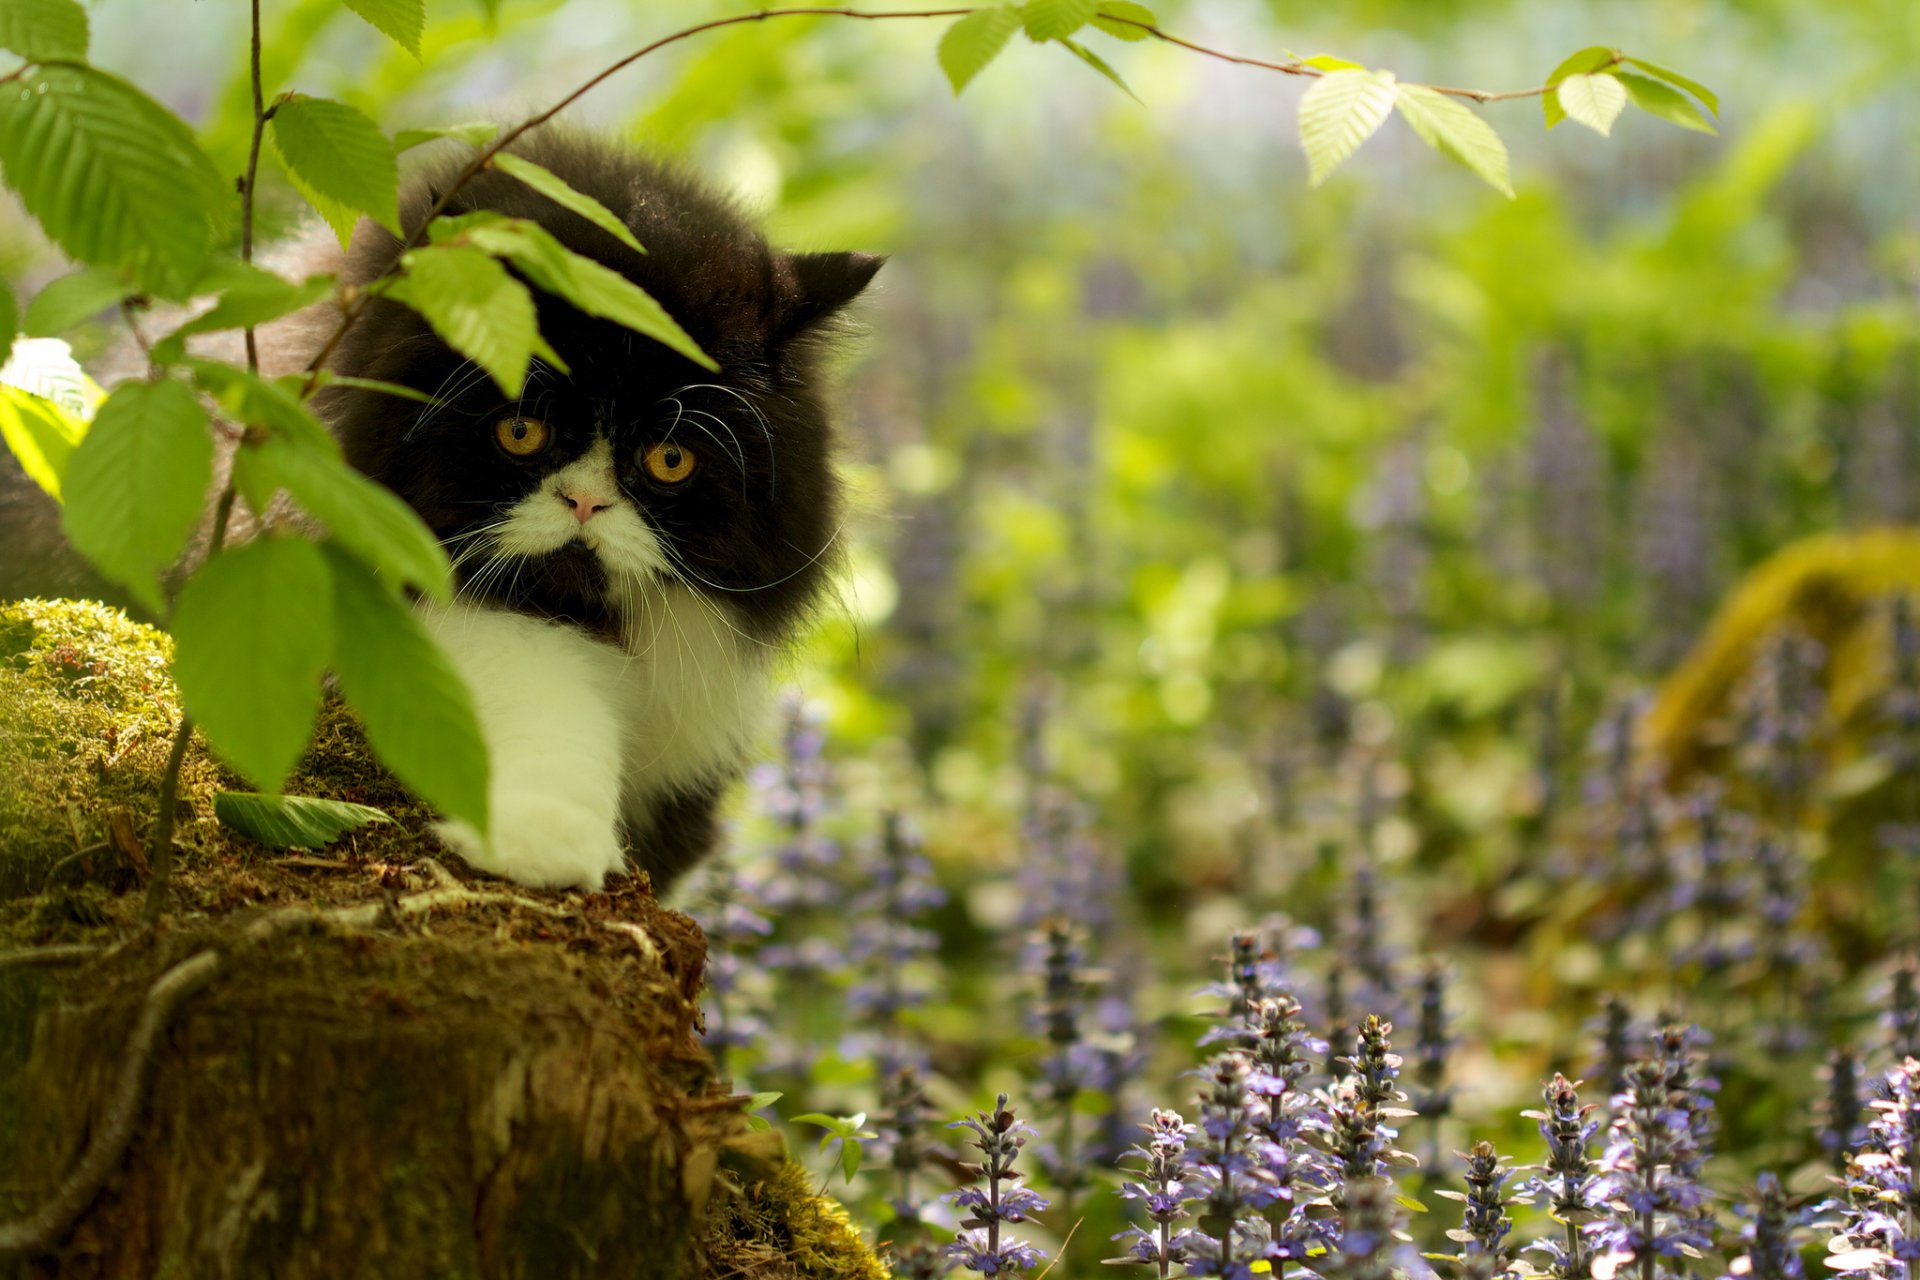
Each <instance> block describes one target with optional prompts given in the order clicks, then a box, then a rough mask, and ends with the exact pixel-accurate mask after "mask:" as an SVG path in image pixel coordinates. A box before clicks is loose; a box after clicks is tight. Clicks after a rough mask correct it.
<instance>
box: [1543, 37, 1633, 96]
mask: <svg viewBox="0 0 1920 1280" xmlns="http://www.w3.org/2000/svg"><path fill="white" fill-rule="evenodd" d="M1618 59H1619V54H1618V53H1617V52H1616V51H1615V50H1614V49H1612V48H1610V47H1609V46H1607V45H1604V44H1591V45H1588V46H1587V47H1586V48H1584V49H1581V50H1578V51H1577V52H1574V53H1570V54H1568V55H1567V56H1566V57H1565V58H1564V59H1563V60H1562V61H1561V63H1560V65H1559V66H1557V67H1555V68H1554V69H1553V70H1552V71H1549V72H1548V73H1547V88H1549V89H1552V88H1556V87H1558V85H1559V84H1560V82H1561V81H1562V80H1565V79H1566V78H1567V77H1568V76H1577V75H1585V74H1587V73H1588V72H1593V71H1598V70H1600V69H1601V68H1602V67H1608V66H1612V65H1613V64H1614V62H1616V61H1618Z"/></svg>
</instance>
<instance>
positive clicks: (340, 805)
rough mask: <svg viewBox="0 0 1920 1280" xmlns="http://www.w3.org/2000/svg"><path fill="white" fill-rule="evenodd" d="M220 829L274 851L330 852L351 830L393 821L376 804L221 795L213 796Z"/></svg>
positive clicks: (245, 793) (243, 793) (232, 793)
mask: <svg viewBox="0 0 1920 1280" xmlns="http://www.w3.org/2000/svg"><path fill="white" fill-rule="evenodd" d="M213 815H214V817H216V818H218V819H219V820H220V825H221V826H223V827H226V828H227V829H228V830H230V831H238V832H239V833H240V834H241V835H243V836H246V837H247V838H248V839H249V840H255V841H258V842H259V843H261V844H263V845H265V846H267V848H269V849H324V848H326V847H327V846H328V845H330V844H332V843H333V842H334V841H335V840H338V839H339V838H340V837H341V836H343V835H345V834H347V832H349V831H355V830H358V829H359V828H361V827H364V826H366V825H368V824H369V823H374V822H392V821H393V819H392V818H391V817H389V816H387V814H386V813H385V811H383V810H380V809H375V808H373V807H372V806H371V805H364V804H349V803H347V802H346V801H345V800H321V799H318V798H316V797H314V796H269V795H262V794H261V793H260V792H258V791H221V792H218V793H216V794H215V795H214V797H213Z"/></svg>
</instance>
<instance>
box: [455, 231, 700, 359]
mask: <svg viewBox="0 0 1920 1280" xmlns="http://www.w3.org/2000/svg"><path fill="white" fill-rule="evenodd" d="M434 234H435V236H436V238H437V239H440V240H442V241H443V242H445V243H448V244H464V245H471V246H473V247H474V248H477V249H479V250H481V251H483V252H485V253H487V254H490V255H491V256H493V257H496V258H504V259H506V260H507V261H509V262H511V263H512V264H513V265H514V266H516V267H518V268H519V269H520V272H521V274H522V275H524V276H526V277H527V279H528V280H530V281H532V282H533V284H534V286H535V287H536V288H539V289H544V290H546V291H547V292H548V293H551V294H554V295H555V296H557V297H560V298H564V299H565V300H566V301H568V302H571V303H572V304H573V305H574V306H576V307H578V308H580V310H582V311H584V312H586V313H587V314H588V315H593V316H599V317H600V318H601V319H603V320H611V321H613V322H614V323H615V324H620V325H625V326H626V327H627V328H629V329H632V330H633V331H634V332H636V333H642V334H645V335H646V336H647V337H649V338H652V339H654V340H655V341H657V342H660V343H662V344H664V345H666V346H668V347H670V348H672V349H673V350H675V351H677V352H679V353H680V354H681V355H683V356H685V357H686V358H687V359H689V360H692V361H693V362H694V363H696V364H698V365H701V366H702V367H704V368H706V369H710V370H717V369H719V367H720V366H719V365H718V364H717V363H715V361H714V360H713V359H712V358H711V357H710V356H708V355H707V354H706V352H704V351H702V350H701V349H700V345H699V344H698V343H697V342H695V341H694V340H693V338H692V337H691V336H689V335H688V333H687V331H686V330H685V329H682V328H681V327H680V324H679V322H678V321H676V320H675V319H674V318H673V317H672V316H671V315H668V314H667V310H666V308H665V307H662V306H661V305H660V304H659V302H657V301H655V300H654V298H653V296H652V295H651V294H649V293H647V291H646V290H644V289H642V288H641V287H640V286H639V285H637V284H635V283H633V281H631V280H629V279H627V278H626V277H625V276H623V275H621V274H620V273H619V272H618V271H615V270H613V269H612V268H611V267H608V266H606V265H605V264H603V263H600V262H596V261H595V260H593V259H592V258H587V257H583V256H582V255H580V254H577V253H574V252H573V251H572V250H571V249H568V248H567V247H566V246H565V245H563V244H561V243H560V242H559V241H558V240H556V239H554V237H553V236H552V234H551V233H549V232H548V231H547V230H546V229H545V228H544V227H542V226H540V225H539V224H538V223H535V222H529V221H527V220H525V219H521V218H512V219H507V218H499V217H493V216H486V215H483V216H480V217H477V218H476V217H472V216H471V215H469V217H467V218H460V219H449V220H448V221H447V222H445V223H443V224H441V225H439V226H436V227H435V228H434Z"/></svg>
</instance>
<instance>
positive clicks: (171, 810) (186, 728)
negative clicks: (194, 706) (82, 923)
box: [140, 711, 193, 924]
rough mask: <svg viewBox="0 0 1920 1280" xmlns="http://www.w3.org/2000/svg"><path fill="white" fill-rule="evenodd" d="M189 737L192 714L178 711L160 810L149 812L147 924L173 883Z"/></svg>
mask: <svg viewBox="0 0 1920 1280" xmlns="http://www.w3.org/2000/svg"><path fill="white" fill-rule="evenodd" d="M192 739H193V717H192V716H190V715H188V714H187V713H186V712H185V711H182V712H181V713H180V727H179V728H178V729H176V730H174V734H173V749H172V750H171V751H169V752H168V753H167V767H166V769H165V771H164V772H162V773H161V775H160V812H158V813H156V814H154V815H153V831H152V833H151V834H150V835H149V836H148V837H147V863H148V865H149V866H151V867H152V868H153V878H152V879H151V880H149V881H147V902H146V906H145V907H144V908H143V909H142V911H141V913H140V914H141V918H142V919H143V920H145V921H146V922H147V923H148V924H154V923H156V922H157V921H158V920H159V919H160V917H161V915H162V914H164V913H165V912H166V909H167V891H168V890H169V889H170V888H171V887H172V882H173V821H174V815H175V812H176V811H177V810H178V809H179V807H180V769H181V766H182V765H183V764H184V763H185V762H186V758H187V743H188V742H190V741H192Z"/></svg>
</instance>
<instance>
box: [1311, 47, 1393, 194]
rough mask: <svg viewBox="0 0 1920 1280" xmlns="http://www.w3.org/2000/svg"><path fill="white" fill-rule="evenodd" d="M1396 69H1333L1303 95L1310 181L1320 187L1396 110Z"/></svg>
mask: <svg viewBox="0 0 1920 1280" xmlns="http://www.w3.org/2000/svg"><path fill="white" fill-rule="evenodd" d="M1397 88H1398V86H1397V85H1396V84H1395V82H1394V76H1393V73H1392V72H1391V71H1330V72H1328V73H1327V74H1326V75H1324V76H1322V77H1320V79H1318V80H1316V81H1315V82H1314V84H1313V87H1312V88H1310V89H1308V90H1307V91H1306V93H1305V94H1304V95H1302V96H1301V99H1300V145H1301V146H1302V147H1304V148H1305V149H1306V153H1307V170H1308V179H1307V180H1308V182H1309V183H1310V184H1311V185H1313V186H1316V187H1317V186H1319V185H1320V184H1321V183H1323V182H1325V181H1326V180H1327V177H1328V175H1329V174H1331V173H1332V172H1333V171H1334V170H1335V169H1336V168H1338V167H1339V165H1340V163H1341V161H1343V160H1345V159H1346V158H1347V157H1348V156H1350V155H1352V154H1353V153H1354V152H1355V151H1358V150H1359V149H1360V144H1361V143H1363V142H1365V141H1366V140H1367V139H1368V138H1371V137H1372V136H1373V135H1374V133H1375V132H1376V131H1377V130H1378V129H1379V128H1380V126H1381V125H1382V124H1384V123H1385V122H1386V119H1387V117H1388V116H1389V115H1391V114H1393V103H1394V97H1395V91H1396V89H1397Z"/></svg>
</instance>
